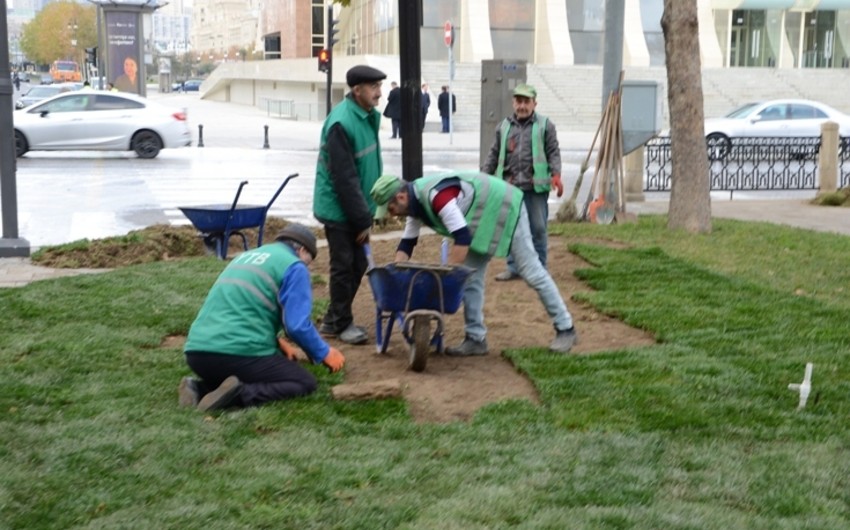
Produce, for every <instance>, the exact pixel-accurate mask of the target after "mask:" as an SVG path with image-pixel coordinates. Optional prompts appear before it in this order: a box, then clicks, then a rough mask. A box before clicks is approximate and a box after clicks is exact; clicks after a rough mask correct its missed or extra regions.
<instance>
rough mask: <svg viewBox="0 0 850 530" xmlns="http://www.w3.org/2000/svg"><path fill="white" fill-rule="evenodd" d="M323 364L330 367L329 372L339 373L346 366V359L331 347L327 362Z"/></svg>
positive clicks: (326, 358) (326, 357)
mask: <svg viewBox="0 0 850 530" xmlns="http://www.w3.org/2000/svg"><path fill="white" fill-rule="evenodd" d="M322 362H323V363H324V365H325V366H327V367H328V370H330V371H331V372H339V370H340V369H341V368H342V366H343V365H344V364H345V357H343V355H342V352H341V351H339V350H338V349H336V348H334V347H331V349H330V350H329V351H328V354H327V356H325V360H324V361H322Z"/></svg>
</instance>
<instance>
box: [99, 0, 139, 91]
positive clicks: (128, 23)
mask: <svg viewBox="0 0 850 530" xmlns="http://www.w3.org/2000/svg"><path fill="white" fill-rule="evenodd" d="M105 15H106V45H107V53H108V56H109V72H108V73H107V79H106V81H107V82H108V83H112V86H113V87H115V88H116V89H118V90H120V91H121V92H132V93H133V94H138V93H139V83H140V81H139V70H140V69H139V56H140V50H139V39H138V21H139V14H138V13H132V12H123V11H117V12H116V11H107V12H106V13H105Z"/></svg>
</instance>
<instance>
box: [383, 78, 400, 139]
mask: <svg viewBox="0 0 850 530" xmlns="http://www.w3.org/2000/svg"><path fill="white" fill-rule="evenodd" d="M384 116H385V117H387V118H389V119H390V120H391V121H392V125H393V135H392V136H390V138H398V137H399V136H401V90H400V89H399V88H398V83H396V82H395V81H393V82H392V83H390V93H389V94H387V106H386V107H385V108H384Z"/></svg>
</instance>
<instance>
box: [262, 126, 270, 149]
mask: <svg viewBox="0 0 850 530" xmlns="http://www.w3.org/2000/svg"><path fill="white" fill-rule="evenodd" d="M263 129H265V130H266V132H265V140H264V141H263V149H268V148H269V126H268V125H263Z"/></svg>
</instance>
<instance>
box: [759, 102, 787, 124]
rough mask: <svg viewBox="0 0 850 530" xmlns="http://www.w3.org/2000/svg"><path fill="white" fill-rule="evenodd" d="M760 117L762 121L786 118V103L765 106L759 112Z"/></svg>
mask: <svg viewBox="0 0 850 530" xmlns="http://www.w3.org/2000/svg"><path fill="white" fill-rule="evenodd" d="M759 117H760V118H761V119H762V121H774V120H784V119H785V105H771V106H769V107H765V109H764V110H762V111H761V112H759Z"/></svg>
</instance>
